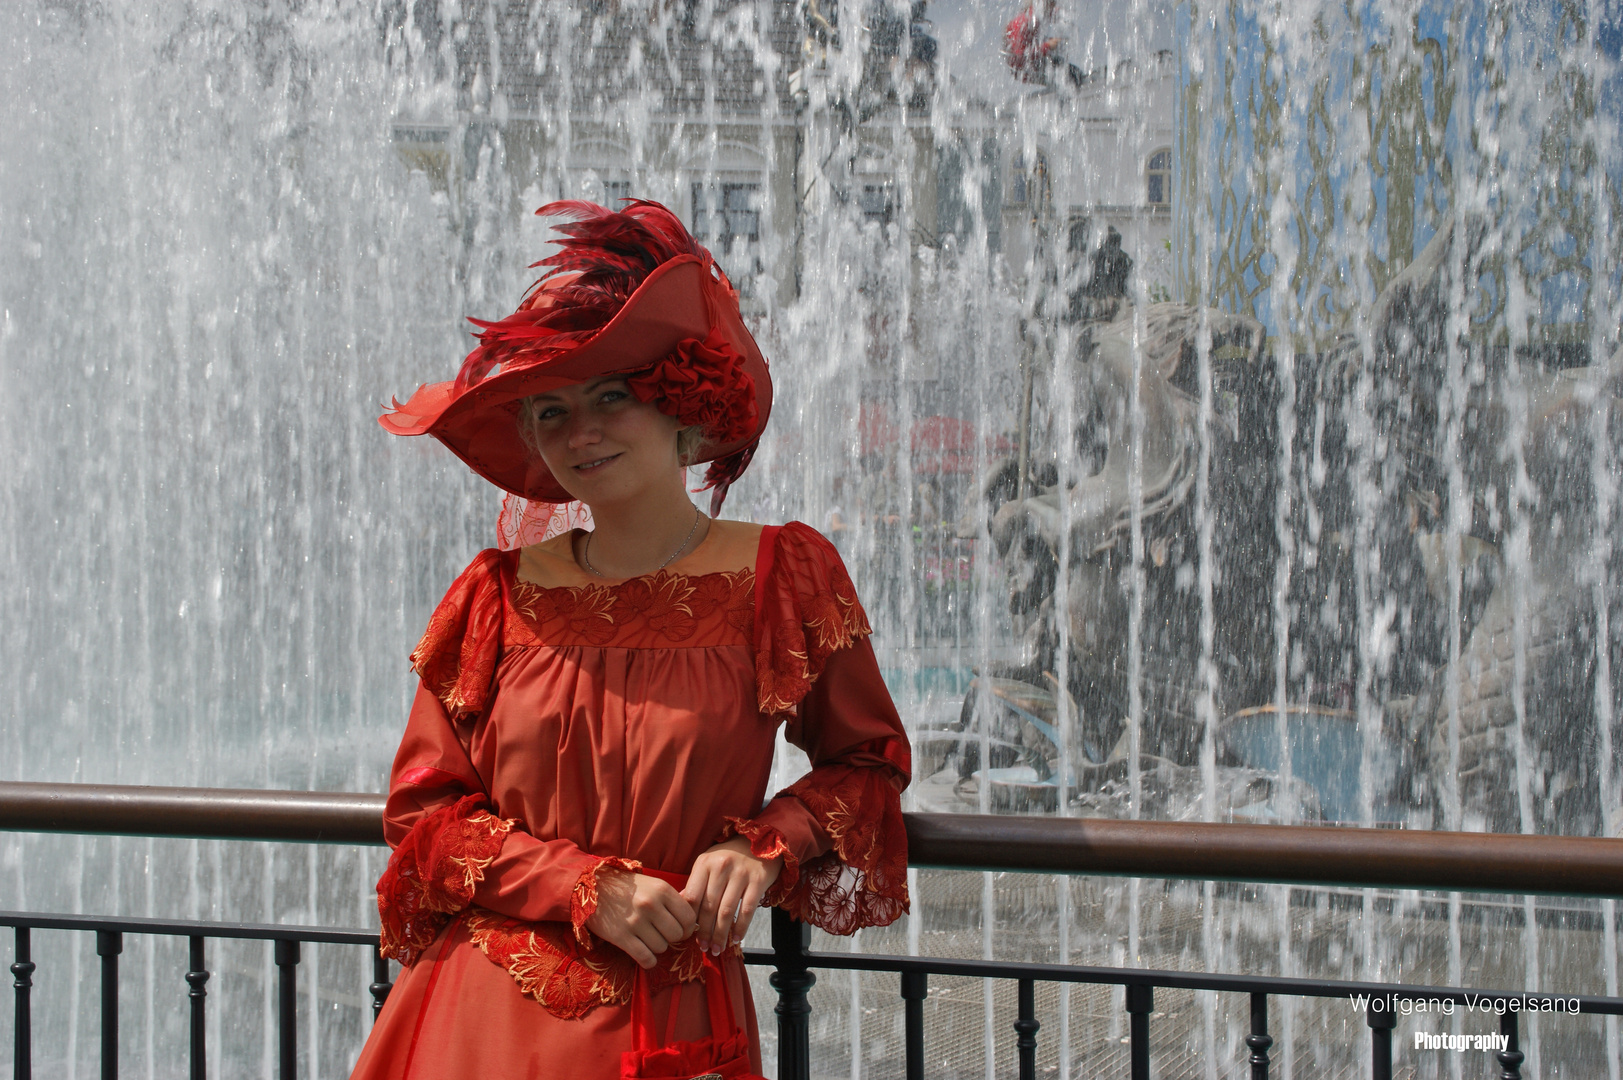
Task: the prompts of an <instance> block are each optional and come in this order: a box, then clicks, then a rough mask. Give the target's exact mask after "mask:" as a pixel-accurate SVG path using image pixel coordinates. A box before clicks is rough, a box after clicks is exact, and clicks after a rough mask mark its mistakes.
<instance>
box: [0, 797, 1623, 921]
mask: <svg viewBox="0 0 1623 1080" xmlns="http://www.w3.org/2000/svg"><path fill="white" fill-rule="evenodd" d="M382 816H383V796H382V795H367V794H356V793H350V792H333V791H253V790H242V789H237V788H178V787H126V786H113V785H101V784H36V783H18V782H0V829H3V830H8V831H13V832H46V833H82V834H92V835H113V836H160V837H196V838H199V839H212V840H280V841H294V842H303V843H328V844H382V843H383V826H382ZM904 816H905V818H906V820H907V838H908V855H909V859H908V861H909V863H910V864H911V865H913V866H928V867H940V868H947V869H956V870H998V871H1003V870H1010V871H1029V872H1040V873H1060V874H1089V875H1106V876H1122V877H1158V878H1179V879H1191V880H1197V881H1241V882H1255V883H1278V884H1291V885H1339V886H1348V887H1354V888H1400V889H1437V890H1448V891H1461V892H1496V893H1514V894H1533V893H1540V894H1550V895H1558V896H1601V897H1619V896H1623V840H1612V839H1602V838H1598V837H1581V836H1519V835H1505V834H1498V833H1458V832H1433V831H1429V830H1418V829H1415V830H1405V829H1352V828H1342V827H1338V826H1322V825H1238V824H1236V825H1230V824H1210V823H1201V822H1175V821H1119V820H1114V819H1109V818H1058V817H1018V816H1008V815H981V814H906V815H904Z"/></svg>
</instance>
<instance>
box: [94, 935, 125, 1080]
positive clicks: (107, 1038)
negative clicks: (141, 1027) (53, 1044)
mask: <svg viewBox="0 0 1623 1080" xmlns="http://www.w3.org/2000/svg"><path fill="white" fill-rule="evenodd" d="M123 951H124V935H123V934H122V933H120V932H119V931H117V930H97V931H96V955H97V956H99V957H101V1080H118V954H119V953H121V952H123Z"/></svg>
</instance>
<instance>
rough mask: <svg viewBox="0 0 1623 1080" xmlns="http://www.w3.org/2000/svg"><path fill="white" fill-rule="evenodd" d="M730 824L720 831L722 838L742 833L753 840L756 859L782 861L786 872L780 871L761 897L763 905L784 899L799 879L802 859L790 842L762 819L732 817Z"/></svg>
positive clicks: (766, 905) (751, 844)
mask: <svg viewBox="0 0 1623 1080" xmlns="http://www.w3.org/2000/svg"><path fill="white" fill-rule="evenodd" d="M726 821H727V825H726V827H725V828H724V829H722V831H721V839H722V840H723V841H726V840H731V839H732V838H733V837H735V836H742V837H744V838H746V839H747V840H749V842H750V854H751V855H754V856H755V857H756V858H757V859H762V860H765V861H767V862H770V861H772V860H773V859H782V860H783V871H782V872H781V873H779V874H778V880H776V881H774V882H773V883H772V887H771V888H770V889H768V890H767V891H766V895H765V896H763V897H761V906H762V907H776V906H777V905H778V904H781V903H782V902H783V898H784V897H785V896H788V895H789V894H790V893H791V892H793V891H794V888H795V885H796V884H797V883H798V882H799V881H800V860H799V859H798V858H796V857H795V853H794V852H793V851H791V850H790V849H789V842H788V841H787V840H785V839H784V838H783V834H782V833H780V832H779V831H778V830H777V829H775V828H773V827H772V826H771V825H765V824H762V823H761V822H759V821H747V820H745V819H744V818H736V817H730V818H727V819H726Z"/></svg>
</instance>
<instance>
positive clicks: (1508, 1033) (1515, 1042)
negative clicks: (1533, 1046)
mask: <svg viewBox="0 0 1623 1080" xmlns="http://www.w3.org/2000/svg"><path fill="white" fill-rule="evenodd" d="M1499 1034H1500V1035H1502V1036H1504V1039H1505V1048H1504V1049H1503V1050H1497V1051H1495V1052H1494V1055H1493V1056H1494V1057H1495V1058H1497V1059H1498V1061H1499V1069H1500V1072H1499V1080H1522V1061H1523V1057H1522V1046H1521V1033H1520V1032H1519V1031H1518V1030H1517V1019H1516V1014H1515V1013H1513V1012H1509V1011H1508V1010H1507V1011H1506V1012H1504V1013H1502V1014H1501V1015H1500V1017H1499Z"/></svg>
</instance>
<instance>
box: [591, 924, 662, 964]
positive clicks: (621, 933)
mask: <svg viewBox="0 0 1623 1080" xmlns="http://www.w3.org/2000/svg"><path fill="white" fill-rule="evenodd" d="M602 937H603V939H604V940H605V941H607V942H608V943H609V944H610V945H613V946H614V947H615V948H617V949H619V950H620V951H621V952H623V953H625V954H626V955H627V956H629V957H631V959H632V960H634V961H635V962H636V964H637V966H638V967H641V968H651V967H653V966H654V965H655V964H657V963H659V959H658V957H656V956H655V955H654V954H653V951H652V950H650V949H649V948H648V946H647V945H645V944H643V942H642V939H641V938H639V937H638V936H637V935H636V933H635V932H634V931H633V929H632V927H630V926H629V925H625V926H620V927H617V928H616V929H615V931H614V932H613V933H611V934H605V935H602Z"/></svg>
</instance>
